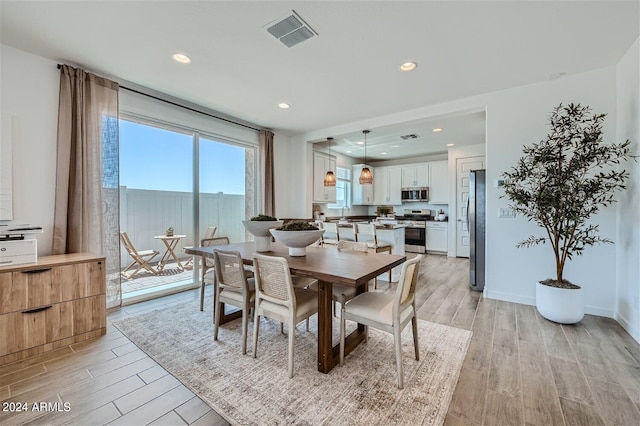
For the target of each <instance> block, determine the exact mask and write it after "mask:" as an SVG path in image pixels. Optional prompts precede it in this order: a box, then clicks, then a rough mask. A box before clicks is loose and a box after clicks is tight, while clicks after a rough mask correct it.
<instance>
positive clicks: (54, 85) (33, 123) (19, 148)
mask: <svg viewBox="0 0 640 426" xmlns="http://www.w3.org/2000/svg"><path fill="white" fill-rule="evenodd" d="M0 57H1V58H2V61H1V62H2V64H1V68H0V70H1V71H0V93H1V94H2V95H1V96H0V97H1V103H0V105H1V106H0V110H1V111H2V114H3V115H4V114H7V115H10V116H11V117H12V119H11V121H12V129H11V135H12V144H13V213H14V214H13V219H14V222H20V223H28V224H31V225H33V226H42V228H43V230H44V232H43V233H42V234H38V235H37V236H36V238H37V240H38V255H40V256H44V255H48V254H51V245H52V235H53V210H54V194H55V182H56V140H57V128H58V94H59V86H60V80H59V78H60V77H59V75H60V74H59V72H58V69H57V68H56V65H57V63H56V62H54V61H51V60H49V59H45V58H42V57H40V56H35V55H31V54H29V53H26V52H23V51H21V50H17V49H14V48H12V47H9V46H6V45H4V44H0ZM3 134H4V133H3Z"/></svg>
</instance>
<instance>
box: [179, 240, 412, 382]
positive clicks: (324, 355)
mask: <svg viewBox="0 0 640 426" xmlns="http://www.w3.org/2000/svg"><path fill="white" fill-rule="evenodd" d="M255 247H256V245H255V242H243V243H232V244H226V245H221V246H209V247H185V248H184V251H185V253H187V254H191V255H195V256H202V257H212V256H213V252H214V251H216V250H224V251H235V252H239V253H240V257H241V258H242V262H243V263H244V264H245V265H253V255H254V253H256V250H255ZM260 254H262V255H267V256H277V257H283V258H285V259H287V262H288V264H289V270H290V271H291V274H294V275H298V276H305V277H311V278H314V279H316V280H318V371H320V372H321V373H325V374H326V373H329V372H330V371H331V369H332V368H333V367H334V366H336V365H338V364H339V362H340V345H339V343H338V344H336V345H335V346H333V342H332V332H333V314H332V301H333V299H332V286H333V284H334V283H336V284H342V285H346V286H351V287H355V288H356V292H357V293H358V294H359V293H362V292H365V291H368V283H369V281H370V280H372V279H373V278H375V277H377V276H378V275H380V274H383V273H384V272H386V271H389V270H390V269H392V268H394V267H396V266H398V265H401V264H402V263H403V262H405V261H406V260H407V258H406V256H404V255H394V254H383V253H375V252H373V251H370V252H368V253H361V252H352V251H338V250H337V248H335V246H333V247H313V246H311V247H307V248H306V255H305V256H290V255H289V248H288V247H286V246H284V245H282V244H280V243H277V242H276V243H271V250H270V251H268V252H260ZM240 313H241V311H236V312H233V313H225V310H224V306H223V307H222V318H221V323H224V322H227V321H230V320H232V319H235V318H239V317H240V315H238V314H240ZM365 334H366V332H365V326H364V325H362V324H358V325H357V327H356V329H355V330H354V331H353V332H352V333H351V334H349V335H348V336H347V338H346V340H345V355H346V354H348V353H350V352H351V351H353V350H354V349H355V348H356V347H357V346H358V345H359V344H360V342H362V341H363V340H364V339H365Z"/></svg>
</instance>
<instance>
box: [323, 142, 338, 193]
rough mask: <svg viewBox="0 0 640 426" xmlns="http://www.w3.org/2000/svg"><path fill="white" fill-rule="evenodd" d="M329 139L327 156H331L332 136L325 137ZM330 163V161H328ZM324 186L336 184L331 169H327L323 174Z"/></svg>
mask: <svg viewBox="0 0 640 426" xmlns="http://www.w3.org/2000/svg"><path fill="white" fill-rule="evenodd" d="M327 141H329V157H331V143H332V142H333V138H327ZM329 164H331V162H329ZM324 186H336V175H335V174H333V171H331V170H327V174H326V175H325V176H324Z"/></svg>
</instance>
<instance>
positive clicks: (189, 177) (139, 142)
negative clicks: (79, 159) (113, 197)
mask: <svg viewBox="0 0 640 426" xmlns="http://www.w3.org/2000/svg"><path fill="white" fill-rule="evenodd" d="M193 141H194V135H193V134H185V133H180V132H178V131H174V130H168V129H164V128H161V127H157V126H153V125H148V124H144V123H140V122H134V121H128V120H122V119H121V120H120V230H121V232H126V233H127V235H128V237H129V240H130V241H131V245H132V246H133V247H134V248H135V249H136V250H137V251H138V252H140V251H145V250H155V251H157V252H158V255H156V256H154V257H153V258H152V259H150V260H149V263H150V265H151V267H152V268H153V269H154V270H155V271H156V272H157V274H154V273H152V272H150V271H148V270H145V269H141V270H140V271H139V272H137V273H134V271H135V270H136V269H137V267H138V266H139V265H138V264H136V265H134V266H133V267H132V268H131V269H129V270H128V271H126V272H124V275H125V276H128V277H129V278H128V279H127V278H125V277H123V280H122V292H123V295H124V297H127V293H136V295H137V294H138V293H141V292H148V291H154V290H155V291H157V290H161V289H165V288H168V287H170V286H174V285H175V284H177V283H181V282H185V283H186V282H188V283H192V282H193V264H192V262H191V257H189V256H186V255H185V254H184V251H183V247H185V246H190V245H193V244H194V242H196V241H198V237H197V236H194V235H193V229H194V214H193V204H194V194H193V179H194V177H193V176H194V174H193V164H194V161H193V158H194V150H193V146H194V144H193ZM170 228H172V229H173V234H174V236H173V237H172V238H168V237H167V236H166V234H167V230H169V229H170ZM120 257H121V264H122V267H123V269H124V268H125V267H126V266H127V265H129V264H130V263H131V262H135V260H134V258H133V256H131V255H130V254H129V253H128V252H127V250H126V249H125V248H124V246H123V247H122V250H121V256H120Z"/></svg>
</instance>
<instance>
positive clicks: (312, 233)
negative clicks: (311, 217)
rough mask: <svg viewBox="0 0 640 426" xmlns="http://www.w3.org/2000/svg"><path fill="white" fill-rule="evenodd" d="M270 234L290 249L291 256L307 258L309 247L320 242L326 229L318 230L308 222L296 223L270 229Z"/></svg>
mask: <svg viewBox="0 0 640 426" xmlns="http://www.w3.org/2000/svg"><path fill="white" fill-rule="evenodd" d="M269 232H271V235H273V236H274V237H275V239H276V241H278V242H279V243H282V244H284V245H285V246H287V247H289V256H306V254H307V246H310V245H311V244H313V243H314V242H316V241H318V240H319V239H320V237H322V234H324V229H318V228H317V227H315V226H313V225H310V224H308V223H307V222H302V221H294V222H289V223H287V224H286V225H284V226H282V227H280V228H277V229H270V230H269Z"/></svg>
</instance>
